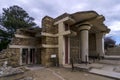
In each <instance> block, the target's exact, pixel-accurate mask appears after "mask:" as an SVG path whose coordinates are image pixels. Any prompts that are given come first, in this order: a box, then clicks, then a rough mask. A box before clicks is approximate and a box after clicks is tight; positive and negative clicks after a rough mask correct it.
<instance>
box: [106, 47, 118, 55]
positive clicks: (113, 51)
mask: <svg viewBox="0 0 120 80" xmlns="http://www.w3.org/2000/svg"><path fill="white" fill-rule="evenodd" d="M106 55H118V56H120V47H113V48H108V49H107V52H106Z"/></svg>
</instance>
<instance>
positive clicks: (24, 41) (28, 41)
mask: <svg viewBox="0 0 120 80" xmlns="http://www.w3.org/2000/svg"><path fill="white" fill-rule="evenodd" d="M10 44H12V45H27V46H30V45H32V46H35V45H36V44H37V40H36V39H35V38H16V37H15V38H13V40H12V41H11V43H10Z"/></svg>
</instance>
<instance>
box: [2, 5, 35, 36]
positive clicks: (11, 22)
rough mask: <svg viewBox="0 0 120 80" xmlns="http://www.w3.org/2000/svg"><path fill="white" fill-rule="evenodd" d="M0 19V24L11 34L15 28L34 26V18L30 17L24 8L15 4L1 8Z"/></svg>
mask: <svg viewBox="0 0 120 80" xmlns="http://www.w3.org/2000/svg"><path fill="white" fill-rule="evenodd" d="M0 20H1V25H2V26H4V27H5V28H6V29H7V30H8V32H9V33H10V34H11V35H13V34H14V32H15V31H16V29H19V28H29V27H33V26H36V24H35V23H34V22H33V21H34V18H32V17H30V16H29V15H28V13H27V12H26V11H25V10H23V9H22V8H21V7H19V6H17V5H14V6H11V7H9V8H3V13H2V16H1V19H0Z"/></svg>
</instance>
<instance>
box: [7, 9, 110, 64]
mask: <svg viewBox="0 0 120 80" xmlns="http://www.w3.org/2000/svg"><path fill="white" fill-rule="evenodd" d="M104 21H105V18H104V16H103V15H99V14H98V13H96V12H95V11H84V12H76V13H73V14H68V13H64V14H62V15H60V16H58V17H57V18H51V17H49V16H45V17H44V18H43V19H42V27H41V28H40V29H36V28H35V29H19V30H17V32H16V33H15V37H14V38H13V40H12V42H11V43H10V44H9V49H10V52H9V53H11V54H13V56H11V57H10V59H9V61H12V62H15V63H14V64H17V65H24V64H42V65H45V66H50V65H52V64H53V61H52V60H51V58H52V57H54V58H57V63H59V65H64V64H69V63H70V58H74V61H75V62H89V57H91V56H100V57H103V56H104V55H105V54H104V53H105V52H104V36H105V34H106V33H109V31H110V29H108V28H107V26H106V25H105V24H104Z"/></svg>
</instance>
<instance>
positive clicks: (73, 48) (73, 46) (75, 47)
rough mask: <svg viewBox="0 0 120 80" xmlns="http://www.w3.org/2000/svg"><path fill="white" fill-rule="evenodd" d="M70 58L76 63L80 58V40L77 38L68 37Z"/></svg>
mask: <svg viewBox="0 0 120 80" xmlns="http://www.w3.org/2000/svg"><path fill="white" fill-rule="evenodd" d="M70 58H73V59H74V62H75V63H77V62H78V59H79V58H80V39H79V37H78V36H74V37H70Z"/></svg>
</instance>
